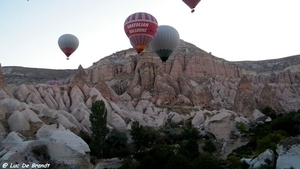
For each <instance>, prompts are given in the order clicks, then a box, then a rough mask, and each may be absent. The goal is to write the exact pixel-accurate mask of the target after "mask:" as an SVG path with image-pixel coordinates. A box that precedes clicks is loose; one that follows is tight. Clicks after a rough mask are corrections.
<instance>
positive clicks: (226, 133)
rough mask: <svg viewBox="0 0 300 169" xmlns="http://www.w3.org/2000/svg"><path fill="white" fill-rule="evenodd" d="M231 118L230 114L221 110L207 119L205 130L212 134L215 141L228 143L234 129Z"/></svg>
mask: <svg viewBox="0 0 300 169" xmlns="http://www.w3.org/2000/svg"><path fill="white" fill-rule="evenodd" d="M232 118H233V117H232V114H230V113H228V112H227V111H226V110H224V109H222V110H220V112H219V113H217V114H215V115H214V116H212V117H211V118H210V119H209V121H208V122H207V125H206V126H205V128H206V130H207V131H209V132H211V133H213V134H214V135H215V136H216V138H217V139H221V140H222V139H224V140H225V141H229V140H230V133H231V132H232V131H233V130H234V128H235V127H234V122H233V121H232V120H233V119H232Z"/></svg>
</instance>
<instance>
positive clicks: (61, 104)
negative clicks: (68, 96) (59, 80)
mask: <svg viewBox="0 0 300 169" xmlns="http://www.w3.org/2000/svg"><path fill="white" fill-rule="evenodd" d="M54 99H55V101H56V103H57V106H58V110H65V111H68V108H67V106H66V105H65V103H64V99H63V97H62V95H60V94H56V95H55V97H54Z"/></svg>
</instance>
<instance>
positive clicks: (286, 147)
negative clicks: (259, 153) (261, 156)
mask: <svg viewBox="0 0 300 169" xmlns="http://www.w3.org/2000/svg"><path fill="white" fill-rule="evenodd" d="M276 152H277V153H278V158H277V161H276V168H278V169H279V168H295V169H300V161H299V159H300V137H299V136H298V137H293V138H287V139H286V140H284V141H282V142H280V143H279V144H278V145H277V149H276Z"/></svg>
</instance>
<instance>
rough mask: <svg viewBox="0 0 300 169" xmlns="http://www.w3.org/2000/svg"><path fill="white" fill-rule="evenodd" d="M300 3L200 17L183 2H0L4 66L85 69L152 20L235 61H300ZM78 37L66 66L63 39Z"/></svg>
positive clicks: (215, 5)
mask: <svg viewBox="0 0 300 169" xmlns="http://www.w3.org/2000/svg"><path fill="white" fill-rule="evenodd" d="M299 6H300V1H299V0H284V1H282V0H202V1H201V2H200V3H199V4H198V6H197V7H196V11H195V12H194V13H191V12H190V9H189V8H188V7H187V6H186V5H185V4H184V3H183V2H182V1H181V0H106V1H104V0H88V1H86V0H29V1H27V0H1V1H0V63H1V64H2V66H24V67H36V68H51V69H76V68H77V67H78V66H79V65H80V64H81V65H82V66H83V67H84V68H87V67H89V66H91V65H92V64H93V62H96V61H98V60H100V59H101V58H103V57H105V56H108V55H110V54H112V53H115V52H117V51H121V50H124V49H128V48H131V45H130V43H129V40H128V38H127V36H126V35H125V33H124V29H123V25H124V21H125V19H126V18H127V17H128V16H129V15H131V14H132V13H135V12H147V13H150V14H152V15H153V16H154V17H155V18H156V19H157V21H158V24H159V25H170V26H172V27H174V28H176V29H177V30H178V32H179V34H180V38H181V39H183V40H185V41H187V42H190V43H193V44H194V45H196V46H198V47H199V48H201V49H203V50H205V51H207V52H212V54H213V55H215V56H217V57H220V58H224V59H226V60H229V61H239V60H263V59H274V58H281V57H286V56H291V55H296V54H300V42H299V39H300V24H299V17H300V10H299V9H298V8H299ZM65 33H71V34H74V35H75V36H77V37H78V39H79V47H78V49H77V50H76V51H75V52H74V53H73V54H72V55H71V56H70V60H66V57H65V55H64V54H63V53H62V51H61V50H60V49H59V47H58V44H57V40H58V38H59V37H60V36H61V35H62V34H65Z"/></svg>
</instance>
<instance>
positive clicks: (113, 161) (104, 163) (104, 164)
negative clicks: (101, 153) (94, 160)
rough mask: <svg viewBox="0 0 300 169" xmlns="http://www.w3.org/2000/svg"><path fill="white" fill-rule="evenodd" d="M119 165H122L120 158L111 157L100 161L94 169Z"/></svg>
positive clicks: (117, 166)
mask: <svg viewBox="0 0 300 169" xmlns="http://www.w3.org/2000/svg"><path fill="white" fill-rule="evenodd" d="M121 166H122V160H119V159H118V158H112V159H108V160H102V161H100V162H99V163H98V164H97V165H96V167H95V169H104V168H119V167H121Z"/></svg>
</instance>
